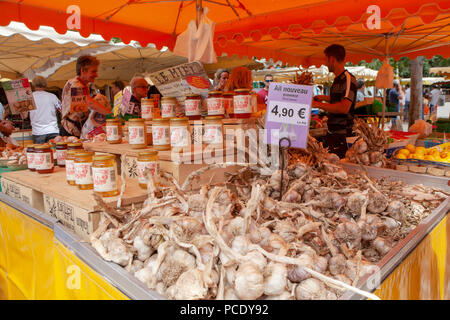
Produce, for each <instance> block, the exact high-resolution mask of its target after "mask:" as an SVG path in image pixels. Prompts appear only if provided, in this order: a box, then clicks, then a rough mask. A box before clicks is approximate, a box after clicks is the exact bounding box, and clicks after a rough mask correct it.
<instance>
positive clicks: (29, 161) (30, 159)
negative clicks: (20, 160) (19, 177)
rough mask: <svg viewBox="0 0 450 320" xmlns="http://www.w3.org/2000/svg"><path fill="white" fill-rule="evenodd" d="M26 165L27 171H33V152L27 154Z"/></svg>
mask: <svg viewBox="0 0 450 320" xmlns="http://www.w3.org/2000/svg"><path fill="white" fill-rule="evenodd" d="M27 164H28V169H34V168H35V166H34V153H33V152H27Z"/></svg>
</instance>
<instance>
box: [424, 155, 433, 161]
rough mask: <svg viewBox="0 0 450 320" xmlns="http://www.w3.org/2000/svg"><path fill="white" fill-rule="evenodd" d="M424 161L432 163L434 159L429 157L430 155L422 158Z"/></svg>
mask: <svg viewBox="0 0 450 320" xmlns="http://www.w3.org/2000/svg"><path fill="white" fill-rule="evenodd" d="M424 160H429V161H434V157H433V156H431V155H426V156H425V157H424Z"/></svg>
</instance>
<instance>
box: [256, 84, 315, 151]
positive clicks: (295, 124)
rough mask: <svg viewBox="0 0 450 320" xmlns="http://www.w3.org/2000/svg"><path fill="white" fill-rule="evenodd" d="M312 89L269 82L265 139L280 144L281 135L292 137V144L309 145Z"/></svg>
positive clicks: (310, 87)
mask: <svg viewBox="0 0 450 320" xmlns="http://www.w3.org/2000/svg"><path fill="white" fill-rule="evenodd" d="M313 89H314V87H313V86H304V85H296V84H284V83H277V82H272V83H271V84H270V87H269V95H268V103H267V111H266V129H267V130H266V135H265V139H264V140H265V141H264V142H265V143H267V144H277V145H278V143H279V141H280V139H281V138H289V139H290V140H291V147H294V148H306V143H307V139H308V132H309V121H310V118H311V102H312V97H313ZM283 145H284V144H283Z"/></svg>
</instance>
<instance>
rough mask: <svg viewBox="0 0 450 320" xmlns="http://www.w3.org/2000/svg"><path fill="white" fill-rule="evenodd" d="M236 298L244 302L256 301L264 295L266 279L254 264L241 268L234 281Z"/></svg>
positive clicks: (245, 264)
mask: <svg viewBox="0 0 450 320" xmlns="http://www.w3.org/2000/svg"><path fill="white" fill-rule="evenodd" d="M234 291H235V293H236V296H237V297H238V298H240V299H244V300H254V299H257V298H259V297H260V296H262V295H263V293H264V277H263V275H262V273H261V272H260V271H259V270H258V268H257V267H256V266H255V265H254V264H253V263H251V262H250V263H243V264H241V265H240V266H239V268H238V271H237V272H236V279H235V280H234Z"/></svg>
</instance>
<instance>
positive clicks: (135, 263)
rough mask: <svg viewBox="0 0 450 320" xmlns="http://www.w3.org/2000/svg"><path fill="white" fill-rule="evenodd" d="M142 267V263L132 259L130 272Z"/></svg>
mask: <svg viewBox="0 0 450 320" xmlns="http://www.w3.org/2000/svg"><path fill="white" fill-rule="evenodd" d="M143 267H144V263H143V262H142V261H139V260H133V262H132V263H131V268H130V273H132V274H134V273H135V272H137V271H139V270H141V269H142V268H143Z"/></svg>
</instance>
